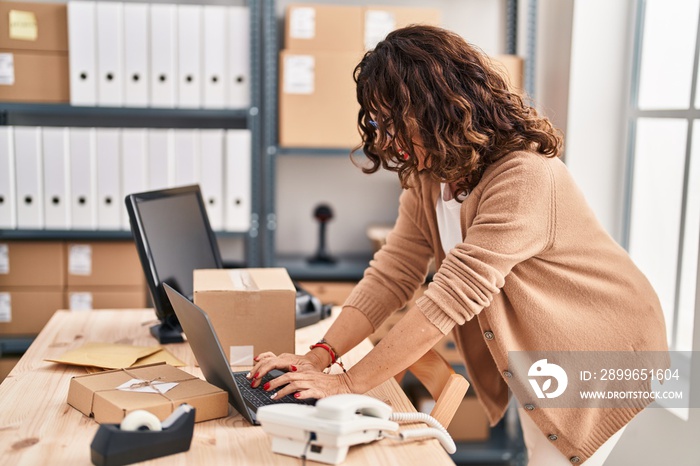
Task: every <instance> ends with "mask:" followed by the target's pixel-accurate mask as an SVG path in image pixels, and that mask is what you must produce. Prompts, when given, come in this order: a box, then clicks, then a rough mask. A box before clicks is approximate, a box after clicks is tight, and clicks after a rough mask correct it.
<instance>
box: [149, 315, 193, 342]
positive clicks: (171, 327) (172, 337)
mask: <svg viewBox="0 0 700 466" xmlns="http://www.w3.org/2000/svg"><path fill="white" fill-rule="evenodd" d="M151 335H153V337H154V338H155V339H156V340H158V342H159V343H163V344H167V343H182V342H184V341H185V339H184V338H182V327H181V326H180V323H179V322H178V321H177V318H175V317H174V316H173V317H172V318H168V317H166V318H165V319H164V320H163V321H161V322H160V323H158V324H156V325H154V326H152V327H151Z"/></svg>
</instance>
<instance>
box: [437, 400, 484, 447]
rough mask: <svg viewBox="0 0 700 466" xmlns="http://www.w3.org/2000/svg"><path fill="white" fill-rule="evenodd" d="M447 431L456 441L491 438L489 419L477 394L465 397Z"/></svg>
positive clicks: (477, 440)
mask: <svg viewBox="0 0 700 466" xmlns="http://www.w3.org/2000/svg"><path fill="white" fill-rule="evenodd" d="M447 431H448V432H449V433H450V436H452V439H453V440H454V441H455V442H479V441H484V440H487V439H488V438H489V436H490V435H491V428H490V427H489V420H488V417H486V412H484V408H483V407H482V406H481V403H480V402H479V400H478V399H477V397H476V396H474V395H467V396H466V397H464V400H462V402H461V403H460V405H459V408H457V412H456V413H455V415H454V417H453V418H452V422H450V425H449V426H448V427H447Z"/></svg>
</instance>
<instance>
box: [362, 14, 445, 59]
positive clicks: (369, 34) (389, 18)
mask: <svg viewBox="0 0 700 466" xmlns="http://www.w3.org/2000/svg"><path fill="white" fill-rule="evenodd" d="M441 17H442V14H441V12H440V10H437V9H435V8H415V7H399V6H388V5H370V6H366V7H364V9H363V14H362V34H363V35H362V37H363V46H364V48H365V50H372V49H373V48H374V47H375V46H376V45H377V43H378V42H380V41H382V40H384V38H385V37H386V35H387V34H388V33H389V32H391V31H393V30H395V29H400V28H402V27H406V26H409V25H412V24H428V25H432V26H440V23H441V20H442V19H441Z"/></svg>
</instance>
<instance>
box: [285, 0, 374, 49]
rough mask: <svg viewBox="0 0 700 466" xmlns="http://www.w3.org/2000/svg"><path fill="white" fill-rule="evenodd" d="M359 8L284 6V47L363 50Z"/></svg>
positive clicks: (360, 9) (344, 6)
mask: <svg viewBox="0 0 700 466" xmlns="http://www.w3.org/2000/svg"><path fill="white" fill-rule="evenodd" d="M362 13H363V12H362V8H361V7H359V6H350V5H319V4H314V3H293V4H290V5H288V6H287V12H286V15H285V25H284V26H285V27H284V48H286V49H289V50H293V51H295V52H298V51H314V52H315V51H347V50H358V51H361V50H362Z"/></svg>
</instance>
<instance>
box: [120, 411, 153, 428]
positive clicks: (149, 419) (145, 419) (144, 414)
mask: <svg viewBox="0 0 700 466" xmlns="http://www.w3.org/2000/svg"><path fill="white" fill-rule="evenodd" d="M119 428H120V429H121V430H128V431H138V430H154V431H156V430H162V427H161V424H160V419H158V416H156V415H155V414H153V413H151V412H148V411H144V410H143V409H137V410H136V411H132V412H130V413H129V414H127V415H126V417H125V418H124V419H123V420H122V423H121V424H120V425H119Z"/></svg>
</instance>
